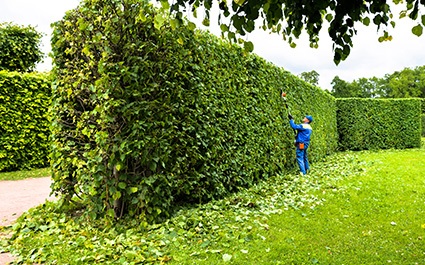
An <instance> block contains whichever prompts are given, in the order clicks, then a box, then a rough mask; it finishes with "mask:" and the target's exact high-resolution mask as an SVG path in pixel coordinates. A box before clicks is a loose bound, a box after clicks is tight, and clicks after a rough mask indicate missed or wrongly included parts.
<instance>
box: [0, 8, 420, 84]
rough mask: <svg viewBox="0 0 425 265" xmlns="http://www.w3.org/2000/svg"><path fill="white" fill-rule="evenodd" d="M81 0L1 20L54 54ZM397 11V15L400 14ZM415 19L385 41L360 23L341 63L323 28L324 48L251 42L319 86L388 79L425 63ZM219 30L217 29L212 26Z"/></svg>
mask: <svg viewBox="0 0 425 265" xmlns="http://www.w3.org/2000/svg"><path fill="white" fill-rule="evenodd" d="M79 2H80V1H79V0H0V22H13V23H15V24H18V25H24V26H27V25H31V26H34V27H35V28H36V30H37V31H39V32H42V33H44V34H45V37H44V38H43V46H42V51H43V52H44V53H45V54H48V53H49V52H50V34H51V31H52V30H51V28H50V24H51V23H52V22H55V21H57V20H60V19H61V18H62V17H63V16H64V14H65V12H66V11H67V10H69V9H72V8H74V7H76V6H77V5H78V3H79ZM393 13H394V14H395V15H396V16H397V15H398V13H396V12H394V11H393ZM414 25H415V24H414V22H412V21H410V19H408V18H405V19H402V20H401V21H400V22H398V23H397V25H396V28H395V29H390V33H391V34H392V35H393V38H394V39H393V40H392V41H391V42H384V43H379V42H378V37H379V34H378V33H377V32H376V27H374V25H373V24H372V23H371V25H370V26H369V27H365V26H362V25H360V26H359V27H358V28H357V30H358V32H357V36H355V38H354V40H353V42H354V48H352V50H351V54H350V56H349V57H348V58H347V59H346V60H345V61H343V62H341V63H340V64H339V65H338V66H336V65H335V64H334V62H333V53H332V43H331V40H330V38H329V37H328V35H327V28H325V27H323V28H322V32H321V35H320V36H321V38H320V42H319V49H312V48H310V47H309V43H308V38H307V35H306V33H303V34H302V36H301V39H300V40H298V41H296V43H297V47H296V48H295V49H292V48H290V47H289V45H288V44H287V43H286V42H284V41H283V40H281V37H280V36H277V35H269V34H268V33H265V32H262V31H261V30H258V31H257V32H255V33H253V34H250V35H249V36H248V40H250V41H252V42H253V43H254V45H255V49H254V52H255V53H257V54H258V55H260V56H261V57H263V58H264V59H266V60H267V61H270V62H272V63H274V64H276V65H278V66H281V67H283V68H285V69H286V70H288V71H290V72H292V73H293V74H295V75H299V74H300V73H302V72H308V71H312V70H315V71H316V72H318V73H319V75H320V76H319V86H320V87H322V88H323V89H331V88H332V86H331V81H332V79H333V78H334V77H335V76H339V77H340V78H341V79H343V80H346V81H350V82H351V81H352V80H354V79H358V78H361V77H367V78H369V77H373V76H376V77H383V76H384V75H385V74H391V73H393V72H394V71H400V70H402V69H404V68H406V67H409V68H414V67H416V66H421V65H425V49H424V48H423V47H424V40H425V37H424V36H425V34H424V35H423V36H421V37H417V36H415V35H413V34H412V33H411V30H410V29H411V28H412V26H414ZM211 31H213V32H214V30H211ZM50 68H51V59H50V58H49V57H46V58H45V60H44V62H43V63H41V64H39V65H38V67H37V69H38V70H40V71H44V70H50Z"/></svg>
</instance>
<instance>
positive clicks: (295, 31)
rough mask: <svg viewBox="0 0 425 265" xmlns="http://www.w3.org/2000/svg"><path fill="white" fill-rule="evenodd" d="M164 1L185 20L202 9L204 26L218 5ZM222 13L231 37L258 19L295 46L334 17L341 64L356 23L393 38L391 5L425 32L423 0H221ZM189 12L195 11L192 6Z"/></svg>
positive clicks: (207, 0)
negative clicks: (325, 21) (374, 27)
mask: <svg viewBox="0 0 425 265" xmlns="http://www.w3.org/2000/svg"><path fill="white" fill-rule="evenodd" d="M157 1H160V2H161V3H162V5H163V7H164V8H167V9H168V8H170V10H171V11H172V12H173V13H174V14H175V15H176V18H177V20H181V19H182V18H183V17H184V16H185V14H186V13H187V10H191V12H192V13H193V15H194V17H198V13H199V11H198V9H199V8H203V9H204V10H205V13H204V20H203V24H204V25H209V24H210V11H211V9H212V7H213V1H212V0H196V1H195V0H176V1H173V3H172V5H171V7H170V6H169V3H168V0H157ZM218 3H219V8H218V9H219V15H218V24H219V25H220V28H221V31H222V33H223V35H226V36H227V37H228V38H229V39H230V40H233V41H237V40H238V39H239V40H240V41H241V42H244V40H243V39H241V38H240V37H241V36H244V35H246V34H247V33H249V32H252V31H253V30H254V29H255V28H256V22H258V23H261V26H260V27H261V28H262V29H263V30H265V31H268V32H272V33H277V34H280V35H282V37H283V39H284V40H286V41H288V42H289V44H290V45H291V47H295V46H296V44H295V42H294V39H297V38H298V37H299V36H300V35H301V33H302V31H306V32H307V34H308V35H309V40H310V46H311V47H318V42H319V32H320V30H321V29H322V26H323V22H324V19H326V20H327V21H328V22H329V29H328V32H329V36H330V38H331V39H332V41H333V46H332V47H333V51H334V62H335V63H336V64H338V63H339V62H340V61H341V60H345V59H346V58H347V56H348V55H349V54H350V50H351V48H352V47H353V42H352V38H353V36H354V35H355V34H356V25H357V24H356V22H361V23H363V24H364V25H366V26H369V25H370V23H371V21H373V24H374V25H375V26H376V27H377V29H378V30H379V29H383V33H382V35H381V37H379V39H378V40H379V41H380V42H382V41H385V40H391V39H392V36H391V35H389V33H388V31H387V26H389V25H391V26H393V27H394V26H395V21H394V16H393V14H392V11H391V8H392V6H391V5H390V4H391V3H394V4H396V5H403V8H404V10H403V11H402V12H401V13H400V17H409V18H410V19H412V20H415V21H418V24H417V25H416V26H414V27H413V28H412V33H413V34H415V35H417V36H420V35H422V30H423V26H424V25H425V15H422V16H419V14H420V13H424V12H420V11H422V10H421V9H423V7H424V5H425V1H424V0H406V1H401V0H393V1H385V0H368V1H363V0H352V1H335V0H317V1H307V0H299V1H293V0H277V1H266V0H232V1H226V0H218ZM189 12H190V11H189ZM245 48H246V49H247V50H252V49H253V45H252V43H251V42H245Z"/></svg>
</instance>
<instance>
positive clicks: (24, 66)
mask: <svg viewBox="0 0 425 265" xmlns="http://www.w3.org/2000/svg"><path fill="white" fill-rule="evenodd" d="M41 37H42V35H41V34H40V33H38V32H37V31H36V30H35V29H34V28H33V27H31V26H27V27H21V26H17V25H13V24H11V23H0V51H1V52H0V70H7V71H18V72H30V71H32V70H34V68H35V65H36V64H37V63H38V62H40V61H41V60H42V58H43V53H42V52H41V50H40V43H41Z"/></svg>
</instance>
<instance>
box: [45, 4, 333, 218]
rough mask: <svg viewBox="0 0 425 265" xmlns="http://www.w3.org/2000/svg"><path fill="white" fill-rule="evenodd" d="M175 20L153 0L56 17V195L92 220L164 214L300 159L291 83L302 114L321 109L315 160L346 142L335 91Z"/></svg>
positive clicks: (82, 7) (81, 8)
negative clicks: (78, 202) (283, 94)
mask: <svg viewBox="0 0 425 265" xmlns="http://www.w3.org/2000/svg"><path fill="white" fill-rule="evenodd" d="M166 19H167V18H166V15H165V14H161V13H158V12H156V11H154V9H153V8H152V7H151V6H150V5H149V4H147V3H146V2H145V1H136V0H128V1H127V0H126V1H118V0H114V1H83V2H82V4H81V5H80V6H79V7H78V9H76V10H73V11H70V12H68V13H67V15H66V16H65V18H64V20H62V21H60V22H58V23H56V25H55V29H54V34H53V39H52V44H53V55H54V64H55V68H54V73H55V75H56V79H57V81H56V84H55V85H54V101H53V109H54V115H55V117H54V122H53V154H52V168H53V179H54V181H55V183H54V191H55V192H58V193H62V195H64V197H65V198H71V197H72V196H73V195H78V196H79V197H81V198H82V199H83V203H84V204H85V205H86V207H87V211H86V212H87V213H89V214H91V215H92V217H95V216H96V215H99V214H101V215H103V214H104V213H105V212H106V213H107V215H108V216H114V215H115V216H121V215H122V213H128V214H129V215H131V216H140V217H146V218H147V219H148V220H156V219H157V217H158V216H167V215H169V214H170V208H172V206H173V205H175V204H176V203H178V202H186V203H187V202H202V201H206V200H210V199H211V198H215V197H220V196H223V195H224V194H226V193H227V192H229V191H234V190H237V189H238V188H240V187H244V186H249V185H251V184H253V183H254V182H256V181H258V180H259V179H262V178H267V177H268V176H272V175H275V174H276V173H278V172H282V171H283V170H284V168H285V167H289V166H292V165H293V157H294V150H293V146H292V143H293V135H292V133H293V132H292V130H291V129H290V127H289V124H288V121H287V118H286V112H285V109H284V107H283V104H282V102H281V98H280V90H281V88H282V87H284V88H285V90H287V92H288V93H289V95H291V96H288V97H289V98H290V101H291V102H290V105H291V106H293V110H292V112H293V115H294V116H295V117H299V118H300V119H301V118H302V115H305V114H306V113H308V114H310V115H313V116H314V117H315V122H314V125H313V127H314V129H315V136H313V143H312V145H311V159H312V161H315V160H318V159H320V158H323V157H324V156H325V155H327V154H329V153H332V152H333V151H334V150H335V149H336V138H337V136H336V120H335V102H334V100H333V98H332V97H331V96H330V95H328V94H326V93H325V92H323V91H321V90H320V89H319V88H314V87H312V86H310V85H308V84H306V83H305V82H303V81H301V80H300V79H298V78H296V77H294V76H292V75H291V74H290V73H288V72H286V71H284V70H283V69H281V68H278V67H276V66H274V65H272V64H270V63H267V62H265V61H264V60H263V59H261V58H259V57H257V56H255V55H251V54H247V53H246V52H245V51H244V50H243V49H241V48H239V47H238V46H231V45H229V44H227V43H225V42H222V41H220V40H219V39H218V38H216V37H214V36H212V35H210V34H206V33H202V32H193V31H192V30H190V29H188V28H186V27H184V26H181V27H180V28H178V29H177V30H174V27H173V25H174V24H173V23H164V21H165V20H166ZM189 27H190V24H189ZM114 209H115V212H114Z"/></svg>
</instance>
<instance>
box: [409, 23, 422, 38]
mask: <svg viewBox="0 0 425 265" xmlns="http://www.w3.org/2000/svg"><path fill="white" fill-rule="evenodd" d="M422 32H423V27H422V25H420V24H418V25H416V26H414V27H413V28H412V33H413V34H415V35H416V36H418V37H420V36H421V35H422Z"/></svg>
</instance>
